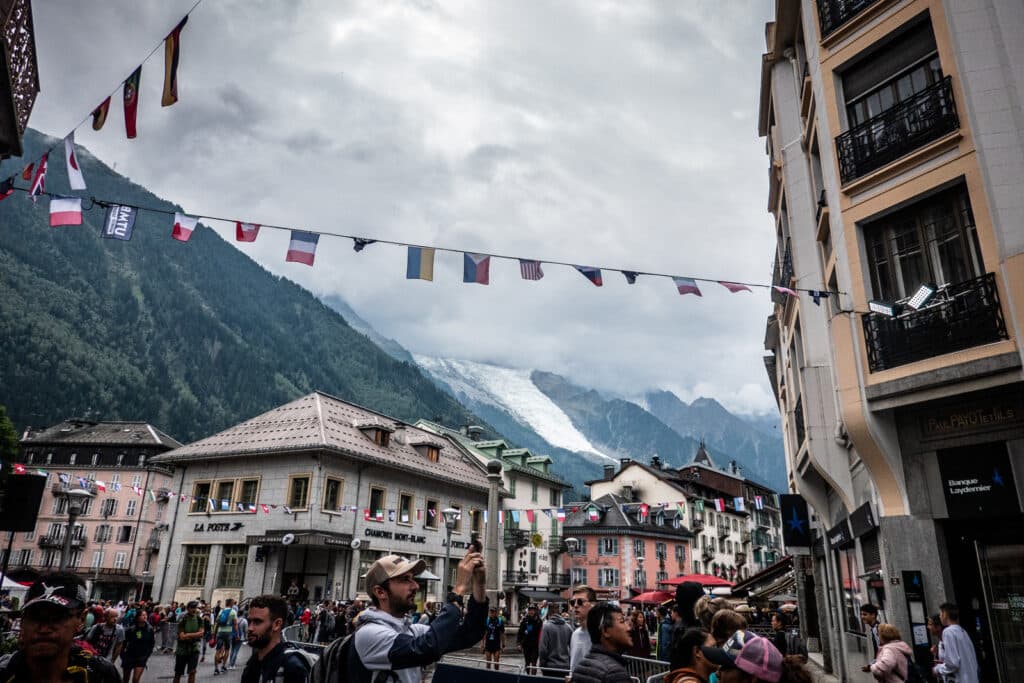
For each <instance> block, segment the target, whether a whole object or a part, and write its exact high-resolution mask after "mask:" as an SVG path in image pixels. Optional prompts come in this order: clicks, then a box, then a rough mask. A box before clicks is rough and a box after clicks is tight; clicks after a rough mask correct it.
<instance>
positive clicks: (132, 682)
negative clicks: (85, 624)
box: [121, 608, 156, 683]
mask: <svg viewBox="0 0 1024 683" xmlns="http://www.w3.org/2000/svg"><path fill="white" fill-rule="evenodd" d="M147 617H148V615H147V614H146V611H145V610H144V609H142V608H139V609H138V611H136V612H135V624H134V625H133V626H132V627H131V628H129V629H127V630H126V631H125V635H124V652H123V656H122V658H121V670H122V671H123V672H124V683H139V681H141V680H142V673H143V672H144V671H145V670H146V663H147V662H148V661H149V656H150V655H151V654H153V648H154V647H155V646H156V634H155V632H154V631H153V627H152V626H150V625H149V619H148V618H147Z"/></svg>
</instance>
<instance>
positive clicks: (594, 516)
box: [587, 508, 601, 522]
mask: <svg viewBox="0 0 1024 683" xmlns="http://www.w3.org/2000/svg"><path fill="white" fill-rule="evenodd" d="M587 517H589V518H590V521H591V522H596V521H597V520H598V519H600V518H601V513H599V512H598V511H597V508H590V509H589V510H587Z"/></svg>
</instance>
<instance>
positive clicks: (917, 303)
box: [907, 282, 939, 311]
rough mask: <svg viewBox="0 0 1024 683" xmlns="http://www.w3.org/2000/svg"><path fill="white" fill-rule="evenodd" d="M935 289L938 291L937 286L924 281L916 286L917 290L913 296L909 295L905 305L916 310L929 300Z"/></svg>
mask: <svg viewBox="0 0 1024 683" xmlns="http://www.w3.org/2000/svg"><path fill="white" fill-rule="evenodd" d="M937 291H939V288H938V287H936V286H935V285H934V284H932V283H930V282H926V283H925V284H923V285H921V286H920V287H918V289H917V291H916V292H914V296H912V297H910V301H908V302H907V306H909V307H910V308H913V309H914V310H915V311H916V310H918V309H920V308H921V307H922V306H924V305H925V304H927V303H928V302H929V301H931V300H932V297H934V296H935V293H936V292H937Z"/></svg>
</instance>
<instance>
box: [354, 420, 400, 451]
mask: <svg viewBox="0 0 1024 683" xmlns="http://www.w3.org/2000/svg"><path fill="white" fill-rule="evenodd" d="M356 427H357V428H358V429H359V431H361V432H362V433H363V435H364V436H365V437H366V438H367V439H370V440H371V441H373V442H374V443H375V444H377V445H378V446H380V447H381V448H387V447H388V446H390V445H391V432H393V431H395V428H394V427H392V426H391V425H389V424H384V423H383V422H378V421H377V420H370V421H367V422H362V423H357V424H356Z"/></svg>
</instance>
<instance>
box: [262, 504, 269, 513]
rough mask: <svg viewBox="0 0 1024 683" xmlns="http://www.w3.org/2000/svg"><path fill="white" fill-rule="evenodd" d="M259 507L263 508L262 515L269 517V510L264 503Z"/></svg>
mask: <svg viewBox="0 0 1024 683" xmlns="http://www.w3.org/2000/svg"><path fill="white" fill-rule="evenodd" d="M260 507H261V508H263V514H265V515H269V514H270V508H269V507H267V504H266V503H261V504H260Z"/></svg>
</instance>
